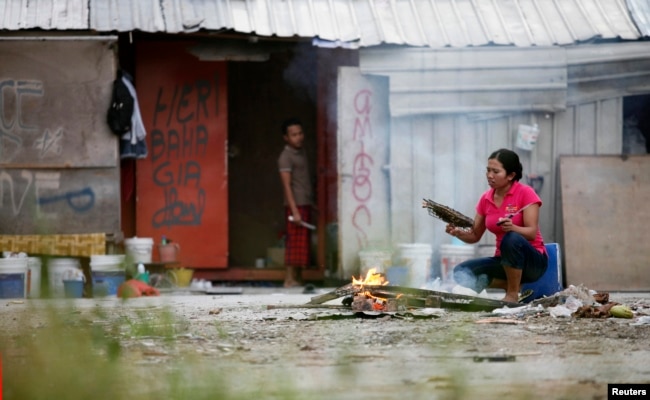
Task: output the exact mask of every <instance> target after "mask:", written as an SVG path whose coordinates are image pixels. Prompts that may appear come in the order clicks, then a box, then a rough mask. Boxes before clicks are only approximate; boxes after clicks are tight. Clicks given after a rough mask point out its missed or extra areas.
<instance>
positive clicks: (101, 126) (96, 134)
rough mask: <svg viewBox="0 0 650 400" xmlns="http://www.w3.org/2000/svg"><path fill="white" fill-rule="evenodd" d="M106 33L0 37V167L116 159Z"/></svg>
mask: <svg viewBox="0 0 650 400" xmlns="http://www.w3.org/2000/svg"><path fill="white" fill-rule="evenodd" d="M113 43H114V40H111V39H103V40H81V39H79V40H73V39H48V40H43V39H28V38H14V39H3V40H0V60H2V62H0V167H10V168H75V167H116V166H117V162H118V160H119V157H118V138H117V137H116V136H115V135H113V134H112V133H111V132H110V130H109V129H108V125H107V124H106V111H107V109H108V105H109V102H110V96H111V89H112V80H113V79H114V76H115V61H114V59H115V54H114V52H113V50H112V49H111V46H112V45H113Z"/></svg>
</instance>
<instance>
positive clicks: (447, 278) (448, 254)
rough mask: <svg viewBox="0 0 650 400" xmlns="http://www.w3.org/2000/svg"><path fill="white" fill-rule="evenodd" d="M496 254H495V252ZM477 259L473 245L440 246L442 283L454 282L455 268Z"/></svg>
mask: <svg viewBox="0 0 650 400" xmlns="http://www.w3.org/2000/svg"><path fill="white" fill-rule="evenodd" d="M493 254H494V252H493ZM475 257H476V248H475V247H474V246H471V245H456V244H442V245H440V275H441V278H442V281H443V282H445V283H447V282H452V281H453V270H454V267H455V266H456V265H458V264H460V263H461V262H463V261H467V260H471V259H472V258H475Z"/></svg>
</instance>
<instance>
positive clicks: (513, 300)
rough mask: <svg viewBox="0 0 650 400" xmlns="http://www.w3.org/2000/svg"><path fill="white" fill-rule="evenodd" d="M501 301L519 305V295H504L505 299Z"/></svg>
mask: <svg viewBox="0 0 650 400" xmlns="http://www.w3.org/2000/svg"><path fill="white" fill-rule="evenodd" d="M501 301H505V302H506V303H519V294H518V293H515V294H507V293H506V297H504V298H503V299H501Z"/></svg>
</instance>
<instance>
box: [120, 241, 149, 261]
mask: <svg viewBox="0 0 650 400" xmlns="http://www.w3.org/2000/svg"><path fill="white" fill-rule="evenodd" d="M124 246H125V249H126V254H127V256H129V258H131V260H132V261H133V262H134V263H145V264H146V263H150V262H151V252H152V250H153V239H152V238H139V237H133V238H130V239H124Z"/></svg>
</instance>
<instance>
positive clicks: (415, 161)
mask: <svg viewBox="0 0 650 400" xmlns="http://www.w3.org/2000/svg"><path fill="white" fill-rule="evenodd" d="M622 120H623V119H622V99H620V98H619V99H611V100H601V101H596V102H591V103H585V104H581V105H576V106H570V107H568V108H567V109H566V110H565V111H561V112H557V113H555V114H552V113H521V114H513V115H503V116H500V117H494V118H489V119H478V120H477V119H473V118H472V116H471V115H431V116H425V117H422V116H417V117H409V118H396V119H393V126H392V128H391V131H392V137H391V161H390V164H391V197H392V205H391V210H392V220H393V221H394V222H393V237H392V240H393V243H410V242H417V243H429V244H431V245H432V246H433V249H434V257H433V259H434V265H438V262H437V261H436V260H438V259H439V257H440V254H439V248H440V245H441V244H449V243H451V237H450V236H448V235H446V234H445V232H444V226H445V224H444V223H443V222H441V221H438V220H436V219H434V218H432V217H429V216H428V215H427V213H426V211H425V210H424V209H421V208H420V204H421V200H422V199H423V198H430V199H432V200H435V201H438V202H441V203H443V204H446V205H448V206H450V207H453V208H455V209H457V210H459V211H461V212H463V213H465V214H466V215H469V216H471V217H474V214H475V210H474V207H475V206H476V202H477V201H478V198H479V196H480V195H481V194H482V193H483V192H484V191H485V190H487V189H488V188H489V187H488V186H487V183H486V180H485V167H486V164H487V157H488V156H489V154H490V153H491V152H492V151H494V150H497V149H499V148H501V147H506V148H511V149H515V150H516V151H517V153H518V154H519V156H520V158H521V161H522V164H523V166H524V176H526V175H527V174H536V175H540V176H542V177H543V178H544V184H543V186H542V188H541V191H540V192H539V195H540V197H541V199H542V202H543V207H542V209H541V212H540V229H541V230H542V234H543V235H544V238H545V240H546V241H547V242H559V243H562V242H563V234H562V230H563V229H562V203H561V196H560V186H559V179H558V177H559V171H558V160H559V156H560V155H568V154H592V155H593V154H620V152H621V149H622V127H623V121H622ZM531 123H537V124H538V126H539V128H540V136H539V138H538V142H537V144H536V146H535V148H534V149H533V150H532V151H526V150H521V149H517V148H516V147H515V143H516V136H517V129H518V126H519V124H527V125H528V124H531ZM586 173H587V174H588V171H586ZM522 181H523V182H526V179H525V178H524V179H523V180H522ZM492 243H494V240H493V235H491V234H489V233H486V234H485V235H484V237H483V240H482V241H481V244H492Z"/></svg>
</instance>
